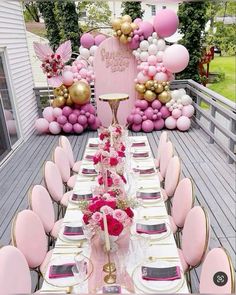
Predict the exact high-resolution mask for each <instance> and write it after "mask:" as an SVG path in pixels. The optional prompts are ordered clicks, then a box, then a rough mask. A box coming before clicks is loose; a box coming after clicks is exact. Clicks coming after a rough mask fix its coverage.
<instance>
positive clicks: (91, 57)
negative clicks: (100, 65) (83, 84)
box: [88, 55, 94, 65]
mask: <svg viewBox="0 0 236 295" xmlns="http://www.w3.org/2000/svg"><path fill="white" fill-rule="evenodd" d="M93 59H94V57H93V56H92V55H91V56H90V57H89V59H88V61H89V63H90V64H91V65H93Z"/></svg>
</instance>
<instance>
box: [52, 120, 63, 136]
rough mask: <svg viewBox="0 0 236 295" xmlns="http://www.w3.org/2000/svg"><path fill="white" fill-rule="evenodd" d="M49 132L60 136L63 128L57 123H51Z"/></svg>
mask: <svg viewBox="0 0 236 295" xmlns="http://www.w3.org/2000/svg"><path fill="white" fill-rule="evenodd" d="M49 131H50V133H52V134H55V135H56V134H59V133H60V132H61V126H60V125H59V124H58V123H57V122H51V123H49Z"/></svg>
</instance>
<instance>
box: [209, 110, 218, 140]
mask: <svg viewBox="0 0 236 295" xmlns="http://www.w3.org/2000/svg"><path fill="white" fill-rule="evenodd" d="M210 109H211V116H212V117H213V118H214V119H215V117H216V108H215V107H214V106H213V105H210ZM210 131H211V133H212V134H213V135H214V134H215V124H214V123H213V122H212V121H210ZM209 143H214V139H213V138H212V137H210V139H209Z"/></svg>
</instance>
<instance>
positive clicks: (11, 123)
mask: <svg viewBox="0 0 236 295" xmlns="http://www.w3.org/2000/svg"><path fill="white" fill-rule="evenodd" d="M6 125H7V130H8V132H9V134H10V135H15V134H16V133H17V129H16V121H15V120H7V121H6Z"/></svg>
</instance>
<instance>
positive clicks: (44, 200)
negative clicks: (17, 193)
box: [29, 185, 55, 233]
mask: <svg viewBox="0 0 236 295" xmlns="http://www.w3.org/2000/svg"><path fill="white" fill-rule="evenodd" d="M29 205H30V208H31V210H33V211H34V212H35V213H36V214H37V215H38V217H39V218H40V220H41V222H42V224H43V227H44V229H45V232H46V233H50V231H51V230H52V228H53V226H54V223H55V212H54V208H53V204H52V199H51V197H50V195H49V193H48V191H47V190H46V188H45V187H44V186H42V185H35V186H34V187H33V188H32V190H31V192H30V194H29Z"/></svg>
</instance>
